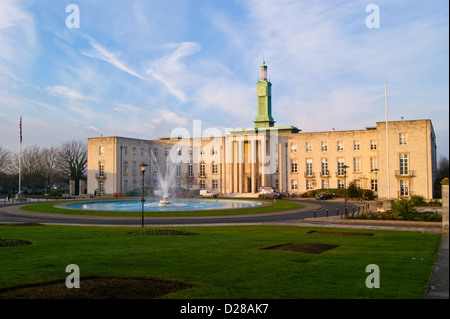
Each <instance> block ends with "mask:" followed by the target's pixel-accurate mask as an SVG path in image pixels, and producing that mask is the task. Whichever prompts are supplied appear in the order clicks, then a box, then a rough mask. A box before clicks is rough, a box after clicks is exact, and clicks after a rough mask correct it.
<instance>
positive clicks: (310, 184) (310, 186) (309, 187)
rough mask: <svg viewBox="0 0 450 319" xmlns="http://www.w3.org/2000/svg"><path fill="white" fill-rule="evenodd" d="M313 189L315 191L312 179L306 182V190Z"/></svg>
mask: <svg viewBox="0 0 450 319" xmlns="http://www.w3.org/2000/svg"><path fill="white" fill-rule="evenodd" d="M311 189H313V183H312V180H310V179H307V180H306V190H308V191H309V190H311Z"/></svg>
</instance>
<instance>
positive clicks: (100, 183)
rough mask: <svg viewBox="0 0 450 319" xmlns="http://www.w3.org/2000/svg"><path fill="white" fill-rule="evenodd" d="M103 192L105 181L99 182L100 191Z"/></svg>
mask: <svg viewBox="0 0 450 319" xmlns="http://www.w3.org/2000/svg"><path fill="white" fill-rule="evenodd" d="M103 190H104V183H103V181H98V191H99V193H101V194H102V193H103Z"/></svg>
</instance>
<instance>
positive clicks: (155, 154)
mask: <svg viewBox="0 0 450 319" xmlns="http://www.w3.org/2000/svg"><path fill="white" fill-rule="evenodd" d="M153 155H154V156H155V157H158V148H157V147H155V148H154V149H153Z"/></svg>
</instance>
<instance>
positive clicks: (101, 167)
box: [98, 161, 105, 177]
mask: <svg viewBox="0 0 450 319" xmlns="http://www.w3.org/2000/svg"><path fill="white" fill-rule="evenodd" d="M98 176H100V177H104V176H105V162H101V161H100V162H98Z"/></svg>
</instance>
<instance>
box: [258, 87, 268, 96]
mask: <svg viewBox="0 0 450 319" xmlns="http://www.w3.org/2000/svg"><path fill="white" fill-rule="evenodd" d="M258 95H259V96H264V95H266V88H265V87H260V88H259V90H258Z"/></svg>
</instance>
